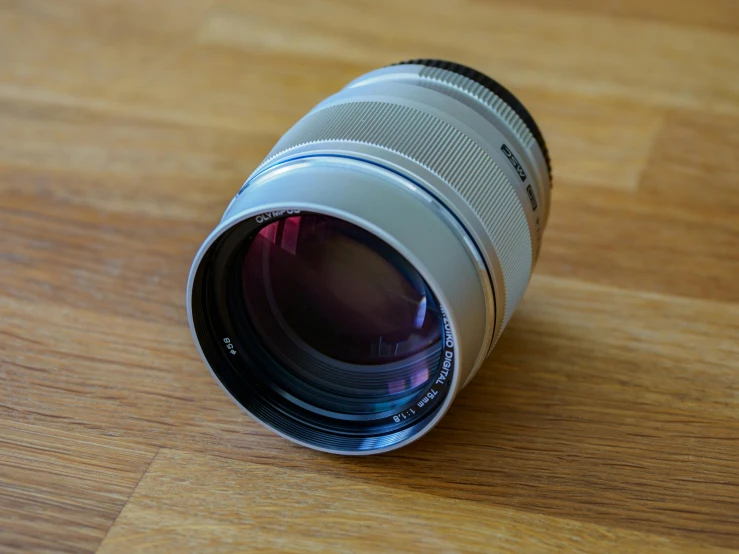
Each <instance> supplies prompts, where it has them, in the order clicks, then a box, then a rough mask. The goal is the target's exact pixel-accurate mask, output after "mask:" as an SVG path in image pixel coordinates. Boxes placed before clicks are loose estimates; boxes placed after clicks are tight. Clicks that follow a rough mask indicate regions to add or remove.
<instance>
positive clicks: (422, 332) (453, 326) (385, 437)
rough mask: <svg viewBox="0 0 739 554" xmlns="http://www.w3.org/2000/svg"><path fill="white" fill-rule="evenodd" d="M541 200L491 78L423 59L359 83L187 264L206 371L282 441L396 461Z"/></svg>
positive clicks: (491, 306)
mask: <svg viewBox="0 0 739 554" xmlns="http://www.w3.org/2000/svg"><path fill="white" fill-rule="evenodd" d="M550 188H551V170H550V165H549V158H548V153H547V149H546V145H545V143H544V139H543V137H542V135H541V132H540V131H539V129H538V127H537V126H536V123H535V122H534V120H533V118H532V117H531V115H530V114H529V113H528V112H527V111H526V109H525V108H524V107H523V105H522V104H521V103H520V102H519V101H518V100H517V99H516V98H515V97H514V96H513V95H512V94H511V93H510V92H508V91H507V90H506V89H504V88H503V87H502V86H501V85H499V84H498V83H496V82H495V81H493V80H492V79H490V78H489V77H487V76H485V75H483V74H482V73H479V72H477V71H475V70H473V69H470V68H468V67H465V66H461V65H459V64H453V63H450V62H444V61H439V60H412V61H408V62H403V63H400V64H396V65H394V66H390V67H385V68H382V69H379V70H376V71H372V72H370V73H368V74H366V75H363V76H362V77H360V78H358V79H356V80H355V81H353V82H352V83H350V84H349V85H347V86H346V87H345V88H344V89H343V90H341V91H340V92H338V93H337V94H335V95H333V96H331V97H329V98H327V99H326V100H324V101H323V102H321V103H320V104H319V105H318V106H316V107H315V108H314V109H313V110H311V111H310V112H309V113H308V114H307V115H306V116H305V117H303V118H302V119H301V120H300V121H298V123H296V125H295V126H294V127H293V128H292V129H290V130H289V131H288V132H287V133H286V134H285V135H284V136H283V137H282V138H281V139H280V141H279V142H278V143H277V145H276V146H275V147H274V149H273V150H272V152H270V154H269V155H268V156H267V158H266V159H265V161H264V162H263V163H262V164H261V165H260V166H259V167H258V168H257V169H256V171H255V172H254V173H253V174H252V175H251V176H250V177H249V179H247V181H246V183H245V184H244V186H243V187H242V188H241V190H239V192H238V194H237V195H236V197H235V198H234V199H233V200H232V202H231V204H230V205H229V206H228V208H227V209H226V213H225V215H224V217H223V219H222V220H221V222H220V223H219V225H218V226H217V227H216V229H215V230H214V231H213V232H212V233H211V234H210V236H209V237H208V238H207V239H206V240H205V242H204V243H203V245H202V247H201V248H200V250H199V252H198V254H197V255H196V257H195V260H194V262H193V266H192V270H191V272H190V278H189V281H188V291H187V305H188V317H189V320H190V326H191V329H192V332H193V337H194V338H195V342H196V344H197V346H198V348H199V350H200V353H201V355H202V357H203V360H204V361H205V363H206V365H207V366H208V367H209V369H210V371H211V373H212V374H213V376H214V377H215V378H216V380H217V381H218V382H219V383H220V384H221V386H222V387H223V388H224V390H225V391H226V392H227V393H228V394H229V395H230V396H231V397H232V399H233V400H234V401H235V402H236V403H238V404H239V405H240V406H242V407H243V408H244V409H245V410H246V411H247V412H248V413H249V414H251V415H252V416H253V417H255V418H256V419H257V420H259V421H260V422H262V423H264V424H265V425H266V426H267V427H269V428H271V429H272V430H274V431H275V432H277V433H279V434H280V435H283V436H285V437H287V438H289V439H291V440H293V441H296V442H298V443H300V444H303V445H305V446H309V447H312V448H316V449H319V450H324V451H328V452H334V453H342V454H370V453H377V452H383V451H387V450H392V449H394V448H398V447H400V446H403V445H404V444H407V443H409V442H411V441H413V440H415V439H417V438H418V437H420V436H422V435H423V434H424V433H426V432H427V431H428V430H430V429H431V428H432V427H433V426H434V425H435V424H436V423H437V422H438V421H439V419H440V418H441V417H442V416H443V415H444V413H445V412H446V410H447V409H448V408H449V406H450V404H451V402H452V400H453V399H454V397H455V396H456V394H457V393H458V392H459V391H460V390H461V389H462V387H463V386H464V385H465V384H466V383H467V382H469V380H470V379H471V378H472V376H473V375H474V374H475V372H476V371H477V370H478V369H479V367H480V365H481V364H482V363H483V361H484V360H485V358H486V357H487V355H488V354H489V353H490V351H491V350H492V348H493V346H494V345H495V343H496V342H497V340H498V338H499V337H500V334H501V332H502V331H503V329H504V328H505V326H506V324H507V323H508V321H509V319H510V317H511V315H512V314H513V311H514V310H515V308H516V306H517V305H518V304H519V302H520V300H521V298H522V297H523V294H524V292H525V290H526V286H527V284H528V281H529V278H530V276H531V271H532V269H533V266H534V264H535V262H536V258H537V256H538V252H539V249H540V246H541V237H542V233H543V231H544V228H545V227H546V223H547V218H548V214H549V204H550Z"/></svg>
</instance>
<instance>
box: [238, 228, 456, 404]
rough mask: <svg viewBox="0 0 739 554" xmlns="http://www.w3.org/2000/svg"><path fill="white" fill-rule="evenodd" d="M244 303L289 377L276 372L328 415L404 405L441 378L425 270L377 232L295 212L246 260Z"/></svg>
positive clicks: (262, 236) (259, 239)
mask: <svg viewBox="0 0 739 554" xmlns="http://www.w3.org/2000/svg"><path fill="white" fill-rule="evenodd" d="M242 277H243V297H244V303H245V304H246V311H247V313H248V315H249V318H250V319H251V321H252V322H253V324H254V326H255V327H256V328H257V332H258V333H259V335H260V338H261V340H262V341H263V342H264V343H265V344H266V345H267V346H268V348H269V350H270V351H271V352H272V353H273V355H275V356H276V357H278V358H279V360H280V361H281V362H282V364H281V365H282V366H284V367H285V370H284V371H280V372H278V373H279V375H270V379H274V380H275V381H276V382H278V383H279V385H280V386H281V387H282V388H283V389H284V390H285V391H286V392H287V393H288V394H291V395H294V396H295V397H297V398H299V399H300V400H302V401H303V402H305V403H306V404H308V405H310V406H313V407H316V408H318V409H321V410H327V411H331V412H340V413H348V414H374V413H381V412H384V411H387V410H392V409H396V408H397V407H398V406H401V405H403V404H404V403H406V402H408V401H409V399H412V397H413V396H414V395H415V393H417V392H418V391H419V390H420V389H421V388H422V387H424V386H427V385H428V384H429V383H430V382H431V380H433V379H435V378H436V376H437V374H438V369H439V359H440V355H441V338H442V325H441V316H440V312H439V307H438V304H437V302H436V299H435V298H434V296H433V294H432V293H431V291H430V290H429V288H428V286H427V285H426V283H425V281H424V280H423V278H422V277H421V276H420V275H419V274H418V272H417V271H416V270H415V269H414V268H413V267H412V266H411V265H410V264H409V263H408V262H407V261H406V260H405V259H404V258H403V257H402V256H401V255H400V254H399V253H398V252H397V251H395V250H394V249H393V248H392V247H390V246H389V245H388V244H387V243H385V242H384V241H382V240H380V239H379V238H377V237H376V236H374V235H373V234H371V233H369V232H367V231H365V230H363V229H361V228H360V227H357V226H356V225H353V224H351V223H348V222H346V221H342V220H340V219H336V218H333V217H329V216H323V215H316V214H307V215H305V214H303V215H294V216H290V217H287V218H284V219H279V220H276V221H274V222H272V223H270V224H268V225H266V226H264V227H263V228H262V229H261V230H260V232H259V233H258V235H257V236H256V237H255V238H254V240H253V241H252V243H251V245H250V246H249V248H248V250H247V252H246V254H245V256H244V262H243V273H242Z"/></svg>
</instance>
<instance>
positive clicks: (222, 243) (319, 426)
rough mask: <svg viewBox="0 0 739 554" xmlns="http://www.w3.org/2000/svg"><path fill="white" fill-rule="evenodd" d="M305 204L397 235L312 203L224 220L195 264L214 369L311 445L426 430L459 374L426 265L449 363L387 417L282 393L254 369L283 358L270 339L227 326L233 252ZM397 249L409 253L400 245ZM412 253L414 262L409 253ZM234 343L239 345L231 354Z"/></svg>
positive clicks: (376, 441)
mask: <svg viewBox="0 0 739 554" xmlns="http://www.w3.org/2000/svg"><path fill="white" fill-rule="evenodd" d="M301 212H302V213H304V214H305V213H315V214H320V215H328V216H331V217H336V218H338V219H341V220H344V221H348V222H349V223H352V224H355V225H357V226H359V227H360V228H363V229H364V230H366V231H368V232H369V233H371V234H373V235H374V236H378V238H380V240H383V242H385V243H386V244H388V245H389V246H390V247H393V245H392V243H390V242H389V241H388V240H387V239H385V238H384V237H382V236H379V235H378V234H377V233H376V232H375V231H374V230H373V229H370V228H367V226H363V225H361V224H360V223H359V222H357V221H351V220H349V219H347V218H346V217H345V216H344V214H335V213H331V212H330V210H316V209H315V208H313V207H312V208H311V209H310V210H309V211H308V212H306V210H304V209H301V208H300V207H294V208H291V209H279V210H266V211H265V210H264V209H261V210H259V213H256V214H251V215H249V214H243V215H242V216H240V217H238V218H235V219H234V220H232V221H229V222H227V223H226V224H224V225H222V226H219V229H218V230H217V232H214V233H213V234H212V235H211V237H209V238H208V240H206V243H205V244H204V245H203V248H202V249H201V252H200V253H199V256H198V258H197V259H196V263H195V264H194V265H193V272H192V273H191V278H190V286H189V291H190V293H189V294H188V313H189V316H190V321H191V328H192V332H193V336H194V338H195V342H196V344H197V345H198V349H199V350H200V353H201V356H202V358H203V360H204V361H205V362H206V365H207V366H208V368H209V370H210V371H211V373H212V374H213V376H214V378H215V379H216V380H217V381H218V383H219V384H220V385H221V387H222V388H223V389H224V390H225V391H226V392H227V394H228V395H229V396H230V397H231V398H232V399H233V400H234V401H235V402H236V403H237V404H238V405H239V406H241V407H242V409H244V410H245V411H246V412H247V413H249V414H250V415H252V416H253V417H254V418H255V419H257V420H258V421H260V422H261V423H263V424H264V425H266V426H267V427H269V428H270V429H272V430H273V431H275V432H277V433H278V434H280V435H283V436H285V437H286V438H289V439H291V440H293V441H295V442H298V443H301V444H304V445H306V446H310V447H312V448H317V449H319V450H324V451H328V452H336V453H343V454H347V453H349V454H364V453H368V452H369V451H372V452H377V451H379V450H390V449H393V448H396V447H398V446H401V445H402V444H405V442H409V441H410V440H414V439H415V438H417V437H419V436H421V435H422V434H423V432H425V431H423V429H424V428H426V430H428V429H430V428H431V427H433V425H434V424H435V422H436V421H437V419H438V417H440V416H441V415H442V414H443V413H444V412H445V411H446V408H447V407H448V405H449V401H451V398H453V396H454V392H455V389H456V386H457V381H458V378H457V371H458V367H457V365H458V364H457V358H458V353H457V350H456V340H455V338H454V332H453V326H452V322H451V320H450V319H449V317H448V315H447V311H446V310H445V308H444V304H443V302H442V300H441V297H440V296H439V294H438V292H437V291H435V290H434V287H433V285H432V283H430V282H429V281H428V279H426V277H425V276H424V275H423V272H422V271H419V273H420V274H421V276H422V277H423V278H424V281H425V282H426V284H427V286H428V287H429V290H430V291H431V292H432V293H433V294H434V296H435V298H436V301H437V303H438V306H439V309H440V312H441V322H442V327H443V328H442V352H441V357H440V361H439V363H440V366H443V367H440V369H439V374H438V376H437V378H436V379H435V380H434V381H433V382H431V383H429V384H428V385H427V386H426V387H424V389H423V391H422V392H423V394H420V393H418V394H417V395H415V396H414V397H413V398H412V400H411V401H410V402H409V403H408V404H406V405H405V406H404V407H403V409H401V410H400V411H397V410H392V411H390V412H388V413H386V414H382V416H383V417H375V418H371V419H365V420H364V421H358V420H357V419H352V418H351V417H349V418H347V417H343V418H333V417H327V416H326V414H321V413H318V412H319V411H318V410H315V409H311V410H307V409H304V408H302V407H301V406H300V403H299V402H295V401H294V399H292V398H290V396H289V394H287V393H286V392H285V391H282V392H281V393H277V394H276V391H275V389H274V387H272V386H270V385H269V384H268V383H266V382H264V380H263V379H260V378H259V375H258V373H259V372H258V371H255V370H254V367H255V365H258V364H259V363H260V362H259V361H258V360H257V356H262V357H263V358H264V359H265V360H270V361H271V362H272V363H279V362H278V361H277V360H276V359H275V358H274V357H273V356H271V355H269V352H268V350H267V349H266V347H264V346H262V351H261V352H259V353H258V354H251V353H252V352H254V350H253V348H254V347H255V346H256V343H257V342H259V343H261V340H259V339H258V333H255V332H252V333H250V336H251V337H252V338H253V339H254V341H255V342H254V344H251V345H249V346H248V347H247V345H245V344H242V343H241V339H240V338H238V334H236V333H234V332H233V331H231V330H229V323H230V322H229V320H228V319H227V317H224V314H228V307H227V304H226V303H227V300H228V299H227V298H226V297H225V296H224V295H223V294H216V291H217V290H218V289H219V288H223V287H224V284H225V279H228V278H230V277H229V275H232V273H229V269H230V267H229V266H230V264H231V263H232V261H233V260H234V259H239V253H240V252H243V251H244V250H245V249H246V248H248V245H249V244H250V241H251V240H252V239H253V238H254V237H255V236H256V235H257V233H258V232H259V231H260V230H261V229H262V228H263V227H264V226H265V225H268V224H270V223H273V222H274V221H275V220H276V219H278V218H280V217H289V216H291V215H295V214H298V213H301ZM398 253H399V254H400V255H401V256H403V254H402V253H401V252H398ZM406 260H407V261H408V263H410V264H411V265H412V266H414V267H416V266H415V264H413V263H412V261H411V260H408V258H406ZM416 269H418V268H416ZM224 290H226V289H224ZM232 300H235V299H232ZM224 338H228V339H229V340H230V342H229V343H226V342H223V339H224ZM232 350H236V352H237V353H236V354H232V353H231V352H232ZM434 416H436V417H434Z"/></svg>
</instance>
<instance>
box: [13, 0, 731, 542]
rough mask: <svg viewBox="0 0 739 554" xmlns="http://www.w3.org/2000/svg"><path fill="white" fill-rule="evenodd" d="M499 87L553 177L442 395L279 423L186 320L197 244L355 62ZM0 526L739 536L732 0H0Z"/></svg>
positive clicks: (341, 538) (212, 538) (169, 535)
mask: <svg viewBox="0 0 739 554" xmlns="http://www.w3.org/2000/svg"><path fill="white" fill-rule="evenodd" d="M414 57H439V58H445V59H452V60H455V61H459V62H461V63H465V64H467V65H471V66H473V67H476V68H478V69H480V70H482V71H484V72H486V73H488V74H490V75H491V76H493V77H494V78H495V79H497V80H499V81H501V82H502V83H504V84H505V85H506V86H508V87H509V88H511V89H512V90H513V91H514V93H515V94H516V95H518V96H519V97H520V98H521V100H523V102H524V103H525V104H526V105H527V107H529V109H530V111H531V112H532V113H533V114H534V116H535V118H536V119H537V121H538V122H539V123H540V126H541V127H542V130H543V132H544V135H545V137H546V139H547V141H548V143H549V146H550V151H551V155H552V160H553V169H554V195H553V204H552V212H551V219H550V223H549V228H548V229H547V230H546V233H545V235H544V246H543V249H542V251H541V257H540V260H539V263H538V266H537V268H536V271H535V274H534V277H533V279H532V281H531V284H530V286H529V290H528V292H527V294H526V296H525V298H524V301H523V303H522V305H521V307H520V308H519V310H518V312H517V313H516V315H515V316H514V317H513V319H512V321H511V323H510V325H509V327H508V329H507V330H506V332H505V333H504V334H503V337H502V338H501V340H500V342H499V344H498V346H497V348H496V350H495V352H494V354H493V355H492V356H491V357H490V358H489V359H488V361H487V362H486V363H485V366H484V367H483V368H482V369H481V371H480V372H479V373H478V375H477V377H476V378H475V380H474V381H473V382H472V384H471V385H470V386H469V387H467V388H466V389H465V390H464V391H463V392H462V394H461V395H460V396H459V397H458V398H457V399H456V401H455V403H454V405H453V407H452V409H451V411H450V412H449V414H448V415H447V416H446V417H445V419H444V420H443V421H442V422H441V423H440V425H439V426H438V427H437V428H436V429H435V430H433V431H432V432H431V433H430V434H429V435H427V436H426V437H425V438H423V439H422V440H420V441H418V442H416V443H414V444H412V445H410V446H408V447H406V448H403V449H401V450H399V451H396V452H393V453H390V454H387V455H382V456H375V457H369V458H361V459H356V458H344V457H336V456H331V455H326V454H321V453H317V452H313V451H310V450H308V449H305V448H301V447H298V446H294V445H292V444H289V443H288V442H287V441H285V440H283V439H281V438H278V437H277V436H275V435H273V434H271V433H270V432H268V431H266V430H265V429H264V428H263V427H261V426H260V425H259V424H257V423H255V422H254V421H252V420H250V419H249V418H248V417H247V416H246V415H244V414H243V413H242V412H241V411H240V409H239V408H238V407H237V406H235V405H234V404H233V403H231V401H230V400H229V399H228V398H226V396H225V395H224V394H223V393H222V392H221V390H220V389H219V388H218V386H217V385H216V383H215V382H214V381H213V380H212V378H211V377H210V375H209V373H208V372H207V370H206V369H205V367H204V365H203V363H202V362H201V360H200V358H199V356H198V355H197V352H196V349H195V347H194V345H193V344H192V340H191V336H190V332H189V330H188V326H187V320H186V313H185V305H184V297H185V282H186V278H187V273H188V270H189V266H190V263H191V261H192V258H193V256H194V254H195V252H196V250H197V248H198V246H199V245H200V243H201V242H202V240H203V239H204V237H205V236H206V235H207V234H208V233H209V232H210V231H211V229H212V228H213V227H214V225H215V224H216V222H217V221H218V220H219V218H220V216H221V214H222V212H223V210H224V209H225V207H226V205H227V203H228V202H229V200H230V199H231V197H232V196H233V195H234V193H235V192H236V191H237V189H238V188H239V186H240V184H241V183H242V182H243V180H244V178H245V177H246V176H248V174H249V173H250V171H251V170H252V169H253V168H254V167H255V166H256V165H257V164H258V163H259V162H260V160H261V159H262V158H263V156H264V155H265V154H266V153H267V152H268V151H269V149H270V148H271V146H272V145H273V144H274V143H275V141H276V140H277V139H278V137H279V136H280V135H281V134H282V133H283V132H284V131H285V130H286V129H287V128H288V127H289V126H290V125H291V124H292V123H294V122H295V121H296V120H297V119H298V118H299V117H300V116H302V115H303V114H304V113H305V112H306V111H307V110H308V109H310V108H311V107H312V106H313V105H314V104H316V103H317V102H318V101H319V100H321V99H322V98H324V97H325V96H327V95H329V94H331V93H333V92H335V91H337V90H338V89H339V88H341V87H342V86H343V85H344V84H345V83H347V82H348V81H349V80H351V79H352V78H354V77H356V76H358V75H360V74H362V73H363V72H365V71H368V70H370V69H373V68H375V67H379V66H382V65H386V64H389V63H393V62H395V61H399V60H402V59H407V58H414ZM0 198H1V199H2V200H1V204H0V206H1V210H0V240H1V241H2V249H1V252H2V258H1V264H2V265H1V267H0V276H1V279H2V290H1V293H2V300H1V301H0V302H1V312H0V313H1V314H2V318H1V320H0V333H1V335H0V347H1V353H2V366H1V367H0V551H1V552H14V551H47V550H48V551H59V552H93V551H96V550H97V551H100V552H105V553H112V552H120V553H128V552H135V551H146V552H188V551H195V552H208V551H224V552H225V551H293V550H309V551H316V552H324V551H338V552H401V551H408V552H455V551H479V552H498V551H501V552H563V553H564V552H619V553H621V552H637V551H644V552H683V551H685V552H693V551H695V552H718V551H725V549H728V550H730V549H732V548H734V549H739V2H737V1H736V0H703V1H702V2H692V3H689V2H683V1H676V0H623V1H618V2H617V1H615V0H614V1H607V0H601V1H594V0H551V1H550V0H449V1H442V0H429V1H422V0H413V1H404V2H399V1H394V0H372V1H370V0H344V1H342V0H100V1H94V0H64V1H62V0H0Z"/></svg>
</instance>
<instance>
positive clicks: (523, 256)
mask: <svg viewBox="0 0 739 554" xmlns="http://www.w3.org/2000/svg"><path fill="white" fill-rule="evenodd" d="M336 141H339V142H345V143H363V144H371V145H375V146H378V147H381V148H385V149H387V150H390V151H393V152H396V153H398V154H400V155H402V156H404V157H406V158H408V159H410V160H412V161H413V162H415V163H417V164H419V165H421V166H423V167H424V168H426V169H427V170H429V171H431V172H432V173H434V174H436V175H437V176H439V177H440V178H441V179H443V180H444V181H445V182H446V183H448V184H449V186H450V187H451V188H452V189H453V190H454V191H456V193H458V194H459V195H460V196H461V198H462V199H463V200H464V201H465V202H466V203H467V205H468V206H469V207H470V208H471V209H472V211H473V212H474V213H475V214H476V216H477V217H478V218H479V220H480V222H481V223H482V225H483V227H484V229H485V232H486V234H487V235H488V236H489V237H490V240H491V241H492V246H493V249H494V252H495V255H497V258H498V261H499V263H500V266H501V270H502V274H503V280H504V286H505V295H504V296H503V295H501V294H500V293H501V292H503V291H500V290H498V291H497V294H496V302H497V303H498V305H501V304H504V305H505V315H504V321H503V326H501V328H500V329H498V330H497V331H496V335H498V334H499V333H500V332H501V331H502V328H503V327H505V324H506V323H507V322H508V320H509V319H510V317H511V315H512V314H513V310H514V309H515V307H516V306H517V305H518V303H519V301H520V299H521V298H522V297H523V294H524V292H525V290H526V286H527V284H528V281H529V277H530V275H531V268H532V263H533V260H532V244H531V236H530V232H529V227H528V222H527V219H526V215H525V213H524V210H523V208H522V206H521V203H520V200H519V198H518V196H517V195H516V193H515V191H514V188H513V186H512V185H511V183H510V182H509V180H508V178H507V177H506V176H505V174H504V173H503V172H502V171H501V169H500V168H499V167H498V165H497V164H496V163H495V161H493V159H492V158H491V157H490V156H489V155H488V154H487V153H486V152H485V150H484V149H483V148H482V147H481V146H480V145H478V144H477V143H476V142H475V141H473V140H472V139H471V138H470V137H468V136H467V135H466V134H464V133H463V132H462V131H460V130H458V129H457V128H455V127H453V126H452V125H450V124H449V123H447V122H445V121H443V120H441V119H439V118H437V117H435V116H432V115H429V114H428V113H425V112H423V111H421V110H418V109H415V108H411V107H408V106H404V105H400V104H394V103H389V102H382V101H356V102H345V103H340V104H333V105H328V106H327V107H323V108H320V109H317V110H314V111H313V112H311V113H309V114H308V115H307V116H305V117H304V118H303V119H302V120H300V121H299V122H298V123H297V124H296V125H295V126H294V127H293V128H292V129H291V130H290V131H288V132H287V133H286V134H285V135H284V136H283V137H282V139H281V140H280V141H279V142H278V143H277V145H276V146H275V147H274V149H273V150H272V152H270V154H269V156H268V157H267V159H266V160H265V161H264V162H263V163H262V165H261V166H260V168H259V169H257V171H256V172H255V174H256V173H259V172H260V171H261V170H262V169H264V168H266V167H268V166H269V165H271V164H273V163H275V162H276V161H278V160H279V159H281V158H285V157H289V156H290V152H291V151H292V150H295V149H297V148H299V147H300V146H303V145H306V144H312V143H320V142H336Z"/></svg>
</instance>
